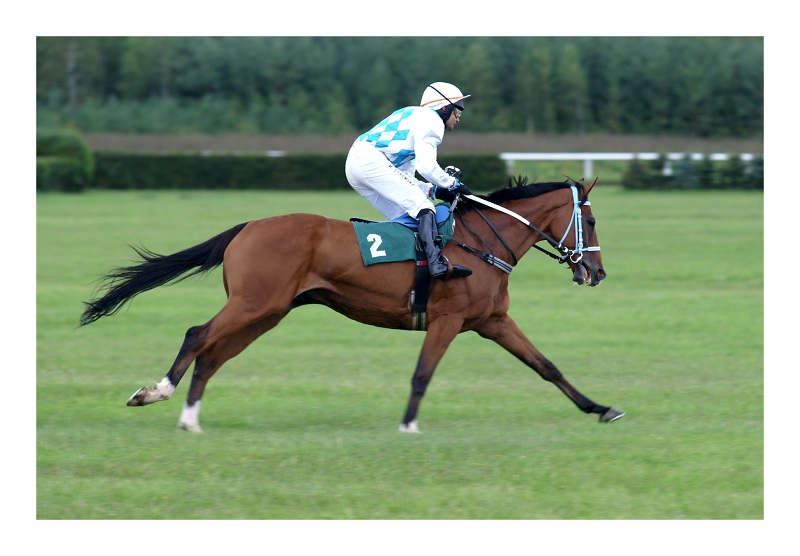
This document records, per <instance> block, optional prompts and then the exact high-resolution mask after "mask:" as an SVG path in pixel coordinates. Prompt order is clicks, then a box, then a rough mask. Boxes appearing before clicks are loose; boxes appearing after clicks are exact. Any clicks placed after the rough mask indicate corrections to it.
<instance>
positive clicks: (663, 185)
mask: <svg viewBox="0 0 800 556" xmlns="http://www.w3.org/2000/svg"><path fill="white" fill-rule="evenodd" d="M665 168H669V170H670V171H669V172H665ZM622 185H623V187H625V188H627V189H758V190H762V191H763V190H764V159H763V157H758V156H757V157H753V159H752V160H748V161H745V160H742V159H741V158H740V157H739V156H735V155H734V156H731V157H729V158H728V160H726V161H712V160H711V159H709V158H708V157H705V158H701V159H700V160H695V159H693V158H692V157H690V156H689V155H687V156H685V157H684V158H682V159H680V160H676V161H667V160H666V158H665V157H664V156H661V157H660V158H658V159H656V160H651V161H644V160H636V159H635V160H633V161H631V164H630V166H629V167H628V170H627V172H625V175H624V176H623V178H622Z"/></svg>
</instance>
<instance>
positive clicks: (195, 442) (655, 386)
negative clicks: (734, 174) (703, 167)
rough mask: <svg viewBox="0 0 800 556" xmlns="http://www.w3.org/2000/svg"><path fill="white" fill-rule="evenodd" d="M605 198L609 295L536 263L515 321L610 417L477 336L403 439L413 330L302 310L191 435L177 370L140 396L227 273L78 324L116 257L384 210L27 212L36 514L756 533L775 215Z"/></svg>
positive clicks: (519, 285) (602, 226)
mask: <svg viewBox="0 0 800 556" xmlns="http://www.w3.org/2000/svg"><path fill="white" fill-rule="evenodd" d="M591 197H592V201H593V209H594V213H595V216H596V217H597V222H598V234H599V237H600V241H601V244H602V248H603V251H602V254H603V260H604V264H605V268H606V270H607V272H608V278H607V280H606V281H605V282H604V283H603V284H602V285H601V286H600V287H598V288H593V289H590V288H580V287H577V286H574V285H573V284H572V283H571V281H570V279H571V275H570V273H569V272H567V271H565V270H564V269H562V268H561V267H559V266H558V265H557V264H555V263H554V262H552V261H551V260H550V259H549V258H547V257H544V256H542V255H541V254H539V253H537V252H535V251H532V252H531V253H529V254H528V255H527V256H526V257H525V258H524V259H523V260H522V261H521V263H520V265H519V266H518V267H517V268H516V269H515V270H514V272H513V274H512V276H511V280H510V289H511V298H512V303H511V309H510V313H511V315H512V316H513V317H514V318H515V320H517V322H518V323H519V324H520V326H521V327H522V329H523V330H525V331H526V332H527V333H528V334H529V337H530V338H531V340H532V341H533V342H534V344H535V345H536V346H537V347H538V348H539V349H540V350H541V351H542V352H543V353H544V354H545V355H546V356H548V357H549V358H550V359H551V360H552V361H553V362H554V363H555V364H556V365H557V366H558V367H559V368H560V369H561V371H562V372H563V373H564V374H565V376H566V377H567V379H568V380H570V381H571V382H572V383H573V384H574V385H575V386H576V387H577V388H578V389H579V390H581V391H582V392H583V393H585V394H586V395H587V396H589V397H590V398H592V399H594V400H595V401H597V402H598V403H602V404H606V405H613V406H614V407H617V408H619V409H623V410H625V411H627V412H628V414H627V415H626V416H625V417H624V418H623V419H621V420H620V421H617V422H614V423H612V424H609V425H600V424H598V423H597V420H596V416H586V415H584V414H583V413H581V412H580V411H579V410H578V409H576V408H575V407H574V406H573V405H572V403H571V402H570V401H569V400H568V399H567V398H566V397H565V396H564V395H563V394H561V393H560V392H559V391H558V390H557V389H555V387H553V386H552V385H550V384H548V383H546V382H544V381H543V380H541V379H540V378H539V377H538V376H537V375H535V373H533V372H532V371H530V370H529V369H528V368H527V367H525V366H524V365H522V364H521V363H519V362H518V361H517V360H515V359H514V358H513V357H511V356H510V355H509V354H507V353H506V352H504V351H503V350H502V349H501V348H499V347H498V346H496V345H494V344H492V343H490V342H488V341H486V340H483V339H481V338H479V337H478V336H477V335H476V334H474V333H467V334H463V335H462V336H460V337H459V338H457V340H456V341H455V342H454V344H453V345H452V346H451V348H450V350H449V351H448V353H447V355H446V356H445V358H444V360H443V361H442V363H441V365H440V366H439V368H438V370H437V372H436V375H435V376H434V379H433V382H432V383H431V386H430V388H429V389H428V393H427V395H426V397H425V399H424V400H423V403H422V407H421V411H420V416H419V424H420V428H421V430H422V434H420V435H407V434H401V433H399V432H397V427H398V425H399V422H400V419H401V417H402V414H403V411H404V409H405V404H406V401H407V397H408V394H409V389H410V384H409V382H410V378H411V375H412V373H413V369H414V366H415V363H416V357H417V354H418V351H419V349H420V346H421V342H422V338H423V336H422V334H421V333H413V332H401V331H390V330H382V329H376V328H371V327H366V326H363V325H360V324H357V323H355V322H352V321H349V320H347V319H345V318H344V317H342V316H340V315H338V314H336V313H334V312H332V311H328V310H326V309H324V308H321V307H304V308H301V309H298V310H297V311H295V312H293V313H292V314H290V315H289V317H287V319H286V320H285V321H284V322H283V323H282V324H281V325H280V326H279V327H278V328H277V329H275V330H273V331H272V332H270V333H268V334H267V335H265V336H264V337H262V338H261V339H259V340H258V341H257V342H255V343H254V344H253V345H251V346H250V347H249V348H248V349H247V350H246V351H245V352H244V353H242V354H241V355H240V356H238V357H237V358H235V359H233V360H231V361H229V362H228V363H227V364H226V365H225V366H224V367H223V368H222V370H221V371H220V372H219V373H218V374H217V375H216V376H215V377H214V378H213V379H212V380H211V382H210V383H209V386H208V389H207V390H206V395H205V397H204V399H203V410H202V413H201V418H200V421H201V424H202V426H203V427H204V428H205V430H206V433H205V434H203V435H192V434H189V433H185V432H182V431H178V430H177V428H176V424H177V419H178V415H179V413H180V410H181V406H182V404H183V399H184V397H185V395H186V390H187V386H188V376H187V378H186V379H185V381H184V382H182V383H181V384H180V386H179V387H178V390H177V392H176V394H175V396H174V397H173V399H172V400H170V401H167V402H161V403H157V404H154V405H151V406H147V407H144V408H129V407H126V406H125V400H126V399H127V398H128V396H130V395H131V394H132V393H133V392H134V391H135V390H136V389H138V388H139V387H141V386H146V385H149V383H150V382H151V381H154V380H155V381H157V380H160V379H161V378H162V377H163V376H164V374H165V373H166V371H167V369H168V368H169V366H170V364H171V363H172V360H173V359H174V357H175V355H176V353H177V350H178V348H179V347H180V344H181V342H182V339H183V334H184V332H185V331H186V329H187V328H188V327H190V326H193V325H197V324H202V323H204V322H205V321H206V320H208V319H209V318H210V317H211V316H213V314H214V313H215V312H216V311H217V310H218V309H219V307H221V305H222V303H223V300H224V293H223V290H222V286H221V273H220V272H219V271H218V270H217V271H215V272H214V273H213V274H211V275H209V276H207V277H205V278H202V279H195V278H193V279H190V280H187V281H185V282H182V283H180V284H178V285H175V286H170V287H164V288H160V289H158V290H154V291H152V292H148V293H145V294H142V295H141V296H139V297H137V298H135V299H134V300H133V302H132V303H130V304H129V305H128V306H126V307H125V308H124V309H123V310H122V311H121V312H120V313H119V314H117V315H115V316H113V317H110V318H104V319H101V320H100V321H98V322H96V323H94V324H92V325H89V326H86V327H82V328H77V324H78V318H79V316H80V313H81V311H82V304H81V302H82V301H84V300H86V299H88V298H89V296H90V294H91V292H92V281H93V280H94V279H96V278H97V277H98V276H100V275H102V274H104V273H105V272H107V271H108V270H109V269H110V268H111V267H112V266H115V265H120V264H124V263H126V262H127V261H129V260H130V259H131V258H132V255H133V253H132V252H131V251H130V249H129V248H128V247H127V245H126V244H127V243H142V244H144V245H145V246H147V247H149V248H150V249H152V250H154V251H157V252H161V253H167V252H173V251H176V250H178V249H181V248H184V247H188V246H190V245H194V244H196V243H199V242H200V241H203V240H205V239H207V238H209V237H211V236H212V235H214V234H216V233H218V232H220V231H222V230H224V229H227V228H228V227H230V226H232V225H235V224H237V223H239V222H243V221H245V220H249V219H253V218H259V217H263V216H268V215H273V214H282V213H286V212H314V213H321V214H325V215H328V216H333V217H339V218H348V217H350V216H362V217H368V218H374V217H376V213H374V212H372V209H370V208H369V207H368V205H367V204H366V203H365V202H364V201H363V200H362V199H360V198H359V197H358V196H357V195H355V194H354V193H352V192H337V193H288V192H286V193H276V192H158V193H156V192H88V193H85V194H81V195H62V194H46V195H44V194H43V195H39V196H37V199H36V201H37V241H36V243H37V245H36V255H37V261H36V268H37V283H36V300H37V307H36V316H37V330H36V339H37V340H36V351H37V370H36V379H37V382H36V404H37V405H36V516H37V518H39V519H42V520H62V519H79V520H88V519H103V520H105V519H303V520H305V519H377V520H385V519H386V520H388V519H394V520H398V519H400V520H402V519H520V520H531V519H536V520H551V519H552V520H561V519H587V520H601V519H615V520H616V519H645V520H678V519H680V520H705V519H714V520H759V519H763V517H764V402H763V394H764V376H763V375H764V343H763V329H764V317H763V315H764V314H763V240H764V232H763V228H764V221H763V195H762V194H760V193H755V192H719V191H717V192H680V193H670V192H665V193H655V192H629V191H625V190H622V189H619V188H616V187H608V186H607V187H600V186H598V188H596V190H595V191H594V192H593V193H592V195H591ZM732 260H735V264H731V261H732ZM475 264H482V263H479V262H478V261H477V260H476V262H475ZM612 552H613V550H612Z"/></svg>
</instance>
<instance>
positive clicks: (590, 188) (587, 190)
mask: <svg viewBox="0 0 800 556" xmlns="http://www.w3.org/2000/svg"><path fill="white" fill-rule="evenodd" d="M581 183H583V180H581ZM596 183H597V178H595V179H594V181H593V182H591V183H589V185H586V186H584V189H583V192H584V194H585V195H586V196H587V197H588V196H589V192H590V191H591V190H592V187H594V184H596Z"/></svg>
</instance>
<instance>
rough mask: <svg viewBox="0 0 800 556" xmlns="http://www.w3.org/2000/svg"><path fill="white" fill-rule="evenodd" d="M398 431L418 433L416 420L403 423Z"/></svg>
mask: <svg viewBox="0 0 800 556" xmlns="http://www.w3.org/2000/svg"><path fill="white" fill-rule="evenodd" d="M400 432H415V433H417V434H419V427H417V422H416V421H411V422H410V423H403V424H402V425H400Z"/></svg>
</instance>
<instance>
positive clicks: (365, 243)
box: [352, 211, 455, 266]
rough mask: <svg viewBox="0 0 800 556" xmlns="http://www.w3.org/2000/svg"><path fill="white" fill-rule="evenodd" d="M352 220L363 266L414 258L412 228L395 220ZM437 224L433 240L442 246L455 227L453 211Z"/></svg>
mask: <svg viewBox="0 0 800 556" xmlns="http://www.w3.org/2000/svg"><path fill="white" fill-rule="evenodd" d="M437 212H438V211H437ZM352 223H353V228H354V229H355V231H356V238H358V246H359V248H360V249H361V258H362V259H363V260H364V265H365V266H370V265H374V264H379V263H395V262H398V261H408V260H412V261H413V260H416V258H417V251H416V247H415V242H416V240H415V237H414V236H415V230H413V229H411V228H409V227H408V226H406V225H405V224H400V223H398V222H394V221H388V222H365V221H359V220H352ZM437 225H438V228H439V235H438V236H436V243H437V244H439V246H440V247H444V245H445V244H446V243H447V242H448V241H450V239H451V238H452V237H453V229H454V228H455V219H454V218H453V213H449V215H448V217H447V219H446V220H444V221H443V222H441V223H438V224H437Z"/></svg>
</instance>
